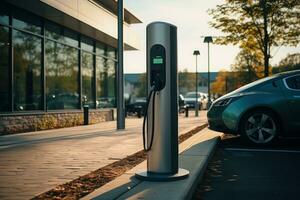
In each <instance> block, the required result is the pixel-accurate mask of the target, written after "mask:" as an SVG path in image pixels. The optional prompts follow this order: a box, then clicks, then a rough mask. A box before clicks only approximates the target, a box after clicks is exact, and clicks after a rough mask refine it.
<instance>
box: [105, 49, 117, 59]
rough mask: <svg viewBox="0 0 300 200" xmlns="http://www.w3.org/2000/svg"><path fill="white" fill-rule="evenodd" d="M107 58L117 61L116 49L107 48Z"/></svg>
mask: <svg viewBox="0 0 300 200" xmlns="http://www.w3.org/2000/svg"><path fill="white" fill-rule="evenodd" d="M106 55H107V57H109V58H112V59H117V52H116V49H114V48H112V47H107V53H106Z"/></svg>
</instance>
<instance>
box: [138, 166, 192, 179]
mask: <svg viewBox="0 0 300 200" xmlns="http://www.w3.org/2000/svg"><path fill="white" fill-rule="evenodd" d="M189 173H190V172H189V171H188V170H186V169H182V168H179V169H178V172H177V173H176V174H163V173H153V172H148V171H143V172H139V173H136V174H135V177H136V178H138V179H140V180H142V181H153V182H164V181H177V180H182V179H185V178H187V177H188V176H189Z"/></svg>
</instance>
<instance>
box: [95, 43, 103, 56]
mask: <svg viewBox="0 0 300 200" xmlns="http://www.w3.org/2000/svg"><path fill="white" fill-rule="evenodd" d="M96 54H97V55H99V56H105V45H104V44H101V43H98V42H97V43H96Z"/></svg>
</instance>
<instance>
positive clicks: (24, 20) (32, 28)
mask: <svg viewBox="0 0 300 200" xmlns="http://www.w3.org/2000/svg"><path fill="white" fill-rule="evenodd" d="M41 24H42V23H41V19H40V18H38V17H35V16H33V15H30V14H28V13H25V12H23V11H21V10H16V11H15V12H14V14H13V26H14V27H16V28H19V29H22V30H26V31H29V32H32V33H37V34H41V30H42V28H41Z"/></svg>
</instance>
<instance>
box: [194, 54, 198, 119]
mask: <svg viewBox="0 0 300 200" xmlns="http://www.w3.org/2000/svg"><path fill="white" fill-rule="evenodd" d="M193 55H195V56H196V101H195V116H196V117H198V116H199V113H198V110H199V103H198V60H197V57H198V55H200V52H199V51H198V50H195V51H194V53H193Z"/></svg>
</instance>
